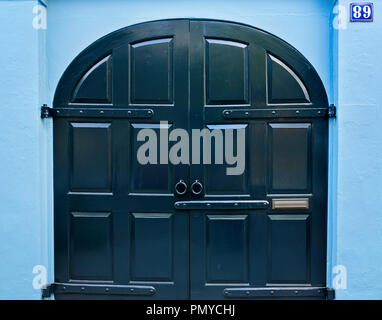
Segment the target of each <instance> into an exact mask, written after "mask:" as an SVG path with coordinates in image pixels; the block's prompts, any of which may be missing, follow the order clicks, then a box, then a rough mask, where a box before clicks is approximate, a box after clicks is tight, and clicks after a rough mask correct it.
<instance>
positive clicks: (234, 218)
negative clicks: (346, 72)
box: [51, 19, 328, 299]
mask: <svg viewBox="0 0 382 320" xmlns="http://www.w3.org/2000/svg"><path fill="white" fill-rule="evenodd" d="M51 114H52V115H53V117H54V192H55V198H54V199H55V212H54V218H55V222H54V223H55V284H54V292H55V296H56V298H108V297H112V298H126V299H190V298H191V299H223V298H227V299H232V298H272V297H278V298H280V297H284V298H290V297H292V298H294V297H306V298H325V296H326V288H325V287H326V280H325V279H326V271H325V270H326V217H327V213H326V198H327V134H328V133H327V131H328V130H327V127H328V125H327V116H328V102H327V97H326V93H325V90H324V87H323V85H322V82H321V80H320V79H319V76H318V75H317V73H316V71H315V70H314V68H313V67H312V65H311V64H310V63H309V62H308V61H307V60H306V59H305V58H304V57H303V56H302V55H301V54H300V53H299V52H298V51H297V50H296V49H294V48H292V47H291V46H290V45H288V44H287V43H285V42H284V41H282V40H280V39H279V38H277V37H275V36H273V35H271V34H269V33H266V32H264V31H261V30H258V29H255V28H253V27H250V26H246V25H241V24H236V23H230V22H222V21H213V20H188V19H177V20H163V21H155V22H148V23H143V24H138V25H134V26H131V27H127V28H124V29H121V30H119V31H116V32H113V33H111V34H110V35H108V36H106V37H104V38H102V39H100V40H98V41H96V42H95V43H94V44H92V45H91V46H89V47H88V48H87V49H85V50H84V51H83V52H82V53H81V54H80V55H79V56H78V57H77V58H76V59H75V60H74V61H73V62H72V63H71V64H70V66H69V67H68V68H67V70H66V71H65V73H64V75H63V76H62V79H61V80H60V82H59V85H58V87H57V90H56V95H55V99H54V108H53V109H51ZM161 121H166V122H167V123H165V124H162V125H161V124H160V122H161ZM164 127H165V128H166V129H168V132H171V131H173V130H174V129H183V130H185V131H186V132H189V133H190V136H191V132H192V129H203V128H207V129H210V130H213V129H222V130H228V131H229V130H230V131H231V132H233V135H235V132H236V134H238V132H239V129H240V130H241V131H240V132H244V137H245V144H244V148H245V158H244V160H245V167H244V170H243V172H241V173H240V174H236V175H227V174H226V169H227V168H228V167H230V165H228V164H225V163H223V164H203V163H202V161H201V163H200V164H199V163H197V162H193V161H191V159H190V163H189V164H186V163H184V164H173V163H171V161H168V162H167V163H166V162H163V161H159V159H162V160H163V159H165V158H167V155H165V154H160V155H158V163H157V164H148V165H142V164H140V163H139V162H138V161H137V151H138V149H139V147H140V146H141V145H142V143H143V142H142V141H138V140H140V139H139V137H138V136H139V132H141V130H142V129H152V130H153V131H154V132H156V133H158V137H160V132H162V131H161V130H160V128H162V129H163V128H164ZM141 140H142V139H141ZM158 140H159V138H158ZM212 140H213V141H215V142H213V143H212V145H214V144H216V140H214V139H212ZM163 141H165V140H163ZM203 141H204V140H203ZM234 141H235V140H234ZM173 144H174V142H171V141H170V142H169V147H171V146H172V145H173ZM162 147H163V146H162ZM158 148H159V147H158ZM238 148H239V146H238V145H237V144H234V146H233V150H235V151H234V152H236V154H238V152H239V151H238ZM158 150H159V149H158ZM161 150H162V149H161ZM166 150H167V149H166ZM158 152H159V151H158ZM161 157H162V158H161ZM163 157H164V158H163ZM167 160H168V158H167ZM183 191H184V192H183Z"/></svg>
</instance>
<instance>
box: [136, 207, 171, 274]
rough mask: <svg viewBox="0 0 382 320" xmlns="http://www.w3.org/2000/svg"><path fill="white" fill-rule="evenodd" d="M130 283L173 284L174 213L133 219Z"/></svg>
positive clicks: (147, 215)
mask: <svg viewBox="0 0 382 320" xmlns="http://www.w3.org/2000/svg"><path fill="white" fill-rule="evenodd" d="M131 219H132V222H131V228H132V229H131V257H130V259H131V265H132V268H131V280H132V281H173V265H174V261H173V256H174V253H173V246H174V225H173V214H170V213H169V214H166V213H161V214H156V213H133V214H132V216H131Z"/></svg>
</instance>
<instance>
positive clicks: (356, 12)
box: [353, 6, 371, 19]
mask: <svg viewBox="0 0 382 320" xmlns="http://www.w3.org/2000/svg"><path fill="white" fill-rule="evenodd" d="M361 15H362V18H364V19H368V18H370V16H371V8H370V6H363V8H362V7H361V6H354V7H353V16H354V18H356V19H359V18H361Z"/></svg>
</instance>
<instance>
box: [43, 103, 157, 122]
mask: <svg viewBox="0 0 382 320" xmlns="http://www.w3.org/2000/svg"><path fill="white" fill-rule="evenodd" d="M153 115H154V111H153V110H152V109H122V108H121V109H119V108H113V109H112V108H49V107H48V106H47V105H43V106H42V107H41V118H48V117H53V118H65V117H66V118H69V117H73V118H79V117H80V118H143V119H148V118H151V117H153Z"/></svg>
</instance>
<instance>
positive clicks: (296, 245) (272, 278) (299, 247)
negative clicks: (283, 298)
mask: <svg viewBox="0 0 382 320" xmlns="http://www.w3.org/2000/svg"><path fill="white" fill-rule="evenodd" d="M310 237H311V235H310V217H309V215H308V214H285V215H274V214H270V215H268V266H269V269H268V283H269V284H286V283H289V284H292V285H293V284H302V283H309V280H310V279H309V274H310V266H309V264H310Z"/></svg>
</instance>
